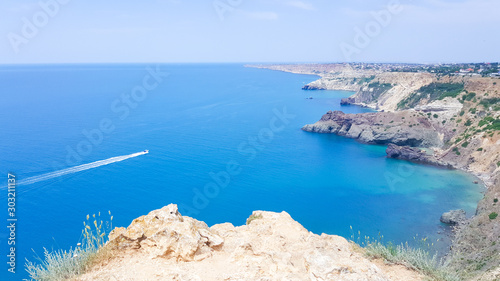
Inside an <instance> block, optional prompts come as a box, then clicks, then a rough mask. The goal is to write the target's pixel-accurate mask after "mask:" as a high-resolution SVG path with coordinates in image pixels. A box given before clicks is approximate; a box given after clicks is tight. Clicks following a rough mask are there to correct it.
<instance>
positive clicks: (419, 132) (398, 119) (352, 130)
mask: <svg viewBox="0 0 500 281" xmlns="http://www.w3.org/2000/svg"><path fill="white" fill-rule="evenodd" d="M302 130H304V131H308V132H315V133H334V134H337V135H341V136H345V137H348V138H353V139H358V140H360V141H362V142H365V143H370V144H388V143H394V144H397V145H409V146H420V147H437V146H441V145H442V144H443V140H442V137H441V136H440V135H439V133H438V132H437V131H436V130H435V128H434V127H433V126H432V124H431V122H429V121H428V120H427V117H426V116H425V115H424V114H422V113H417V112H414V111H405V112H398V113H392V112H381V113H363V114H345V113H343V112H341V111H333V112H332V111H329V112H327V113H326V114H325V115H323V117H322V118H321V120H320V121H318V122H316V123H315V124H312V125H305V126H304V127H303V128H302Z"/></svg>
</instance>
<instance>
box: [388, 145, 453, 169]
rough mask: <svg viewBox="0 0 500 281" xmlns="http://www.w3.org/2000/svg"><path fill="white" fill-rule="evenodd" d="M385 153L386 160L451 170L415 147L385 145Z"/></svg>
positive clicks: (450, 167)
mask: <svg viewBox="0 0 500 281" xmlns="http://www.w3.org/2000/svg"><path fill="white" fill-rule="evenodd" d="M385 152H386V153H387V157H388V158H394V159H400V160H406V161H411V162H414V163H419V164H424V165H432V166H438V167H444V168H448V169H452V168H453V166H452V165H451V164H448V163H445V162H443V161H440V160H439V159H437V158H436V157H435V156H434V155H429V154H427V152H426V151H425V150H421V149H419V148H416V147H410V146H399V145H395V144H392V143H390V144H389V145H387V149H386V150H385Z"/></svg>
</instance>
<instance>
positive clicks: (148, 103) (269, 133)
mask: <svg viewBox="0 0 500 281" xmlns="http://www.w3.org/2000/svg"><path fill="white" fill-rule="evenodd" d="M147 67H150V68H152V69H155V68H156V66H155V65H151V66H147V65H55V66H54V65H37V66H2V67H0V93H1V95H2V97H3V102H2V103H1V104H0V125H1V128H2V138H1V139H0V149H1V150H0V151H1V153H0V173H1V174H2V175H5V176H4V177H3V178H4V180H3V183H2V184H0V186H3V185H5V184H6V183H7V172H12V173H14V174H16V176H17V178H18V179H19V180H21V179H23V178H24V179H25V178H28V177H32V176H37V175H42V174H45V173H48V172H53V171H55V170H60V169H64V168H68V167H70V166H73V165H80V164H85V163H90V162H93V161H98V160H103V159H108V158H110V157H115V156H121V155H128V154H131V153H135V152H140V151H143V150H145V149H149V150H150V153H149V154H147V155H142V156H138V157H135V158H130V159H127V160H125V161H122V162H117V163H114V164H110V165H106V166H101V167H97V168H95V169H91V170H86V171H82V172H79V173H73V174H69V175H65V176H61V177H58V178H53V179H50V180H47V181H41V182H37V183H34V184H31V185H25V186H19V187H18V189H17V191H18V197H17V218H18V220H19V221H18V228H17V236H16V238H17V242H18V244H17V257H18V259H17V260H18V264H17V271H18V272H20V273H19V274H17V275H16V278H19V279H20V278H21V277H25V275H23V274H24V273H22V271H23V268H22V267H23V264H24V258H25V257H28V258H31V257H32V256H33V253H32V251H31V249H34V250H35V251H36V252H37V253H39V254H41V253H42V251H43V249H42V247H47V248H49V249H50V248H55V249H57V248H69V247H70V246H74V245H75V244H76V243H77V242H78V239H79V237H80V233H81V229H82V221H84V220H85V216H86V215H87V214H92V213H97V212H99V211H101V212H102V213H107V212H108V210H110V211H111V212H112V214H113V215H114V220H113V222H114V225H115V226H127V225H128V224H130V222H131V221H132V219H134V218H136V217H139V216H141V215H144V214H147V213H148V212H149V211H151V210H154V209H158V208H161V207H162V206H165V205H167V204H169V203H177V204H179V206H180V207H181V212H182V213H183V214H184V215H190V216H193V217H195V218H197V219H199V220H204V221H205V222H207V224H209V225H213V224H216V223H222V222H231V223H233V224H235V225H242V224H244V223H245V220H246V218H247V217H248V216H249V215H250V214H251V212H252V211H253V210H269V211H278V212H280V211H283V210H285V211H287V212H288V213H290V214H291V216H292V217H293V218H294V219H296V220H297V221H299V222H300V223H301V224H302V225H304V227H306V228H307V229H309V230H310V231H312V232H315V233H318V234H319V233H322V232H325V233H328V234H338V235H342V236H344V237H346V238H350V237H351V230H350V226H352V227H353V229H354V231H355V232H357V231H358V230H359V231H360V232H361V234H362V236H364V235H369V236H372V237H373V236H377V235H378V233H379V232H381V233H382V234H383V235H384V237H385V240H386V241H394V242H396V243H400V242H404V241H408V240H412V239H413V237H414V236H415V235H416V234H418V235H419V236H430V237H431V238H433V239H438V238H440V239H443V242H441V243H442V246H443V247H444V246H445V245H446V242H445V241H446V240H447V239H446V238H445V237H444V236H443V235H438V231H446V228H445V227H444V226H443V225H441V224H440V222H439V217H440V215H441V213H442V212H444V211H448V210H450V209H456V208H463V209H465V210H466V211H467V212H468V214H472V213H473V212H474V210H475V206H476V204H477V201H478V200H479V199H480V198H481V194H480V190H479V189H480V187H479V186H477V185H474V184H472V181H473V179H472V178H471V177H470V176H469V175H467V174H464V173H461V172H458V171H450V170H443V169H437V168H433V167H427V166H420V165H414V164H411V163H407V162H403V161H398V160H393V159H386V158H385V147H384V146H372V145H364V144H360V143H358V142H356V141H354V140H351V139H345V138H342V137H338V136H335V135H321V134H312V133H307V132H303V131H301V130H300V128H301V127H302V126H303V125H304V124H308V123H314V122H316V121H317V120H319V118H320V117H321V116H322V114H324V113H325V112H327V111H328V110H336V109H337V110H338V109H341V110H343V111H345V112H349V113H359V112H366V111H368V110H367V109H363V108H360V107H355V106H348V107H340V106H339V102H340V99H341V98H343V97H346V96H349V95H350V94H351V93H349V92H341V91H314V92H310V91H309V92H306V91H302V90H301V87H302V86H303V85H304V84H305V83H308V82H311V81H313V80H315V79H316V77H315V76H309V75H297V74H290V73H283V72H275V71H270V70H259V69H253V68H244V67H243V66H241V65H209V64H205V65H197V64H186V65H160V66H159V68H160V70H161V71H162V72H168V73H169V75H168V77H166V75H165V76H160V77H157V80H154V79H152V80H151V79H146V80H147V82H148V83H149V86H150V87H148V88H150V90H149V91H147V93H146V94H145V95H144V94H142V95H139V94H140V92H137V93H138V96H137V97H138V100H137V101H134V100H131V101H129V103H127V102H125V101H122V100H121V95H122V94H127V95H128V94H130V93H131V91H133V90H134V89H135V90H137V91H139V90H138V89H139V88H135V87H136V86H140V85H142V84H143V81H144V79H145V77H147V75H148V70H147V69H146V68H147ZM160 80H162V81H160ZM155 83H157V85H156V86H155V87H152V86H151V85H152V84H155ZM309 96H313V97H314V99H312V100H310V99H306V97H309ZM126 112H128V113H126ZM292 115H293V116H292ZM103 120H104V121H103ZM101 122H104V123H105V125H106V126H104V127H106V128H107V129H108V130H107V132H103V131H101V132H103V133H102V134H103V139H102V140H99V139H98V138H96V139H95V140H94V141H95V144H92V145H90V148H89V147H88V146H86V147H85V146H82V143H83V144H90V142H87V143H86V141H88V140H87V139H86V137H85V136H84V135H83V134H82V130H87V131H88V132H95V130H96V129H99V128H100V126H102V124H101ZM111 127H112V129H110V128H111ZM94 136H95V135H94ZM79 146H80V151H81V152H85V153H83V154H86V155H82V153H80V154H78V156H79V157H80V158H81V159H77V157H75V155H74V154H70V153H69V152H68V151H77V150H78V147H79ZM84 148H85V149H84ZM74 153H76V152H74ZM68 160H69V161H68ZM77 160H80V161H77ZM228 165H229V166H230V167H229V171H230V172H232V173H231V175H229V173H227V170H228V167H227V166H228ZM214 174H215V175H216V176H215V178H216V179H214V176H213V175H214ZM228 175H229V176H228ZM217 184H218V185H217ZM1 192H2V194H1V195H0V197H1V198H2V201H3V202H6V197H7V196H6V191H5V189H1ZM6 208H7V206H6V204H5V212H3V213H4V214H6ZM4 221H5V220H4ZM2 229H4V230H5V228H4V227H3V228H2ZM4 230H2V232H1V237H0V240H1V241H6V238H7V235H8V233H7V232H6V231H4ZM1 245H2V246H1V251H2V255H1V256H2V262H3V264H5V259H6V254H7V244H6V242H5V243H4V242H2V243H1ZM0 274H1V275H0V277H5V278H7V277H9V278H12V276H11V275H8V274H7V273H6V269H5V270H3V271H2V273H0ZM4 274H7V275H4ZM1 279H2V280H4V278H1Z"/></svg>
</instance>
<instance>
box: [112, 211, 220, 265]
mask: <svg viewBox="0 0 500 281" xmlns="http://www.w3.org/2000/svg"><path fill="white" fill-rule="evenodd" d="M109 241H110V242H109V244H110V247H112V248H113V249H118V250H138V249H140V250H142V251H143V252H145V253H147V254H148V255H149V256H151V257H155V258H156V257H164V258H174V259H176V260H179V261H193V260H202V259H205V258H207V257H209V256H210V255H211V253H212V251H213V250H214V249H216V248H217V247H219V246H220V245H222V244H223V243H224V240H223V239H222V238H220V237H219V236H217V235H216V234H214V233H212V232H211V231H210V229H209V228H208V226H207V225H206V224H205V223H204V222H200V221H197V220H195V219H192V218H189V217H183V216H181V214H180V213H179V211H178V209H177V205H173V204H171V205H168V206H166V207H163V208H162V209H160V210H155V211H152V212H150V213H149V214H148V215H146V216H142V217H139V218H137V219H135V220H134V221H133V222H132V224H130V226H129V227H127V228H123V227H120V228H115V229H114V230H113V231H112V232H111V233H110V235H109Z"/></svg>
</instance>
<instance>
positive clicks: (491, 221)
mask: <svg viewBox="0 0 500 281" xmlns="http://www.w3.org/2000/svg"><path fill="white" fill-rule="evenodd" d="M367 65H368V67H367ZM257 67H259V68H267V69H273V70H280V71H286V72H293V73H301V74H315V75H318V76H320V77H321V78H320V79H318V80H316V81H313V82H311V83H309V84H307V85H305V86H304V87H303V89H304V90H350V91H353V92H354V94H353V95H352V96H351V97H348V98H345V99H343V100H342V105H347V104H353V105H359V106H364V107H369V108H373V109H375V110H377V111H378V112H376V113H364V114H344V113H342V112H339V111H337V112H331V111H330V112H327V113H326V114H325V115H323V117H322V118H321V119H320V120H319V121H318V122H316V123H314V124H309V125H305V126H304V127H303V128H302V129H303V130H304V131H308V132H315V133H334V134H337V135H341V136H345V137H349V138H354V139H357V140H359V141H361V142H365V143H373V144H388V145H389V147H388V151H387V152H388V156H389V157H393V158H397V159H403V160H408V161H413V162H417V163H422V164H429V165H436V166H440V167H446V168H455V169H460V170H463V171H466V172H468V173H471V174H473V175H475V176H477V177H478V178H480V179H481V180H482V181H483V182H484V184H485V186H486V187H487V190H486V192H485V195H484V198H483V199H482V200H481V201H480V202H479V203H478V206H477V210H476V214H475V215H474V216H473V217H472V218H470V219H468V220H466V221H461V222H460V223H459V224H457V227H456V228H455V230H456V231H455V236H454V239H453V243H452V248H451V253H450V255H448V256H449V262H450V264H451V266H453V267H454V268H456V269H457V271H461V272H466V273H467V275H468V279H471V280H493V279H495V278H500V262H498V261H499V260H500V243H497V241H498V239H499V238H500V219H498V218H496V216H495V215H494V214H498V213H500V203H498V200H499V198H500V79H498V78H490V77H477V76H457V75H440V74H434V73H429V72H398V71H393V70H390V71H387V70H384V66H380V65H374V66H373V67H370V65H369V64H364V65H362V66H361V67H360V66H359V65H350V64H325V65H321V64H317V65H314V64H308V65H272V66H262V65H261V66H257ZM377 67H378V68H377ZM385 68H386V69H387V67H385ZM390 144H395V145H397V146H393V145H390ZM420 147H428V148H431V149H432V150H433V152H434V153H433V154H432V155H427V154H424V153H423V152H422V151H421V150H420V149H419V148H420ZM446 221H447V220H446ZM495 276H496V277H495Z"/></svg>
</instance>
